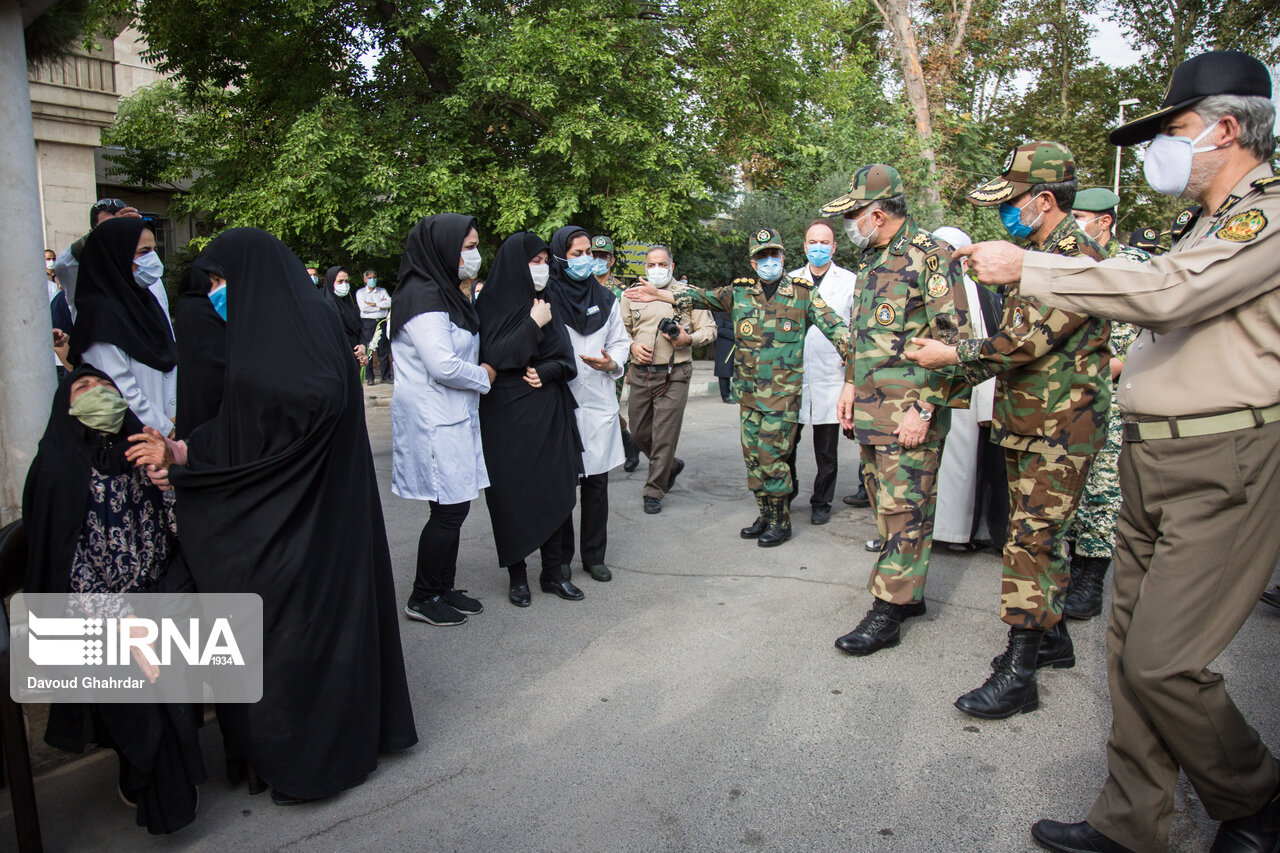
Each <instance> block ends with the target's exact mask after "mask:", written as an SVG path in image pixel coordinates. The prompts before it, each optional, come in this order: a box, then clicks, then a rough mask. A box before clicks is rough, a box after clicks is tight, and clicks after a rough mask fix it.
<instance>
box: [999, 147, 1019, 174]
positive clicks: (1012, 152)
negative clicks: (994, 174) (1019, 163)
mask: <svg viewBox="0 0 1280 853" xmlns="http://www.w3.org/2000/svg"><path fill="white" fill-rule="evenodd" d="M1017 156H1018V149H1017V148H1010V149H1009V156H1008V157H1006V158H1004V166H1003V167H1001V169H1000V174H1002V175H1003V174H1004V173H1005V172H1007V171H1009V170H1010V169H1012V168H1013V158H1014V157H1017Z"/></svg>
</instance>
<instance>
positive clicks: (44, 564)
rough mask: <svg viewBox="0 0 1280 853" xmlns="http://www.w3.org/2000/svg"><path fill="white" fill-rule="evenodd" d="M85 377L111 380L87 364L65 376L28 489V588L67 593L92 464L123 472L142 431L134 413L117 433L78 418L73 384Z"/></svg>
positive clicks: (109, 472)
mask: <svg viewBox="0 0 1280 853" xmlns="http://www.w3.org/2000/svg"><path fill="white" fill-rule="evenodd" d="M84 376H97V377H99V378H101V379H106V380H107V381H111V378H110V377H109V376H107V374H105V373H103V372H102V371H100V370H98V369H97V368H95V367H92V366H91V365H88V364H82V365H81V366H80V367H78V368H76V369H75V370H74V371H73V372H71V373H69V374H67V375H66V376H64V377H62V380H61V381H60V382H59V383H58V389H57V390H56V391H55V392H54V394H53V406H52V408H51V409H50V411H49V424H48V426H46V427H45V430H44V437H42V438H41V439H40V444H39V447H38V448H37V450H36V458H35V459H34V460H32V462H31V468H30V469H29V470H28V471H27V482H26V486H25V487H24V488H23V491H22V518H23V522H24V524H25V527H26V531H27V574H26V581H25V583H24V586H23V588H24V589H26V591H27V592H57V593H61V592H66V591H67V588H68V586H69V584H70V577H71V559H72V557H74V556H75V550H76V545H77V544H78V543H79V541H80V531H81V527H82V526H83V525H84V514H85V508H86V506H87V505H88V499H89V479H90V468H96V469H97V470H98V472H99V473H102V474H107V475H115V474H123V473H125V472H127V471H128V470H129V467H130V463H129V461H128V460H127V459H125V458H124V454H125V451H126V450H128V448H129V441H128V437H129V436H131V435H135V434H137V433H140V432H142V424H141V423H140V422H139V421H138V418H137V417H136V416H135V415H134V414H133V412H125V415H124V424H123V425H122V426H121V427H120V430H119V431H118V432H116V433H115V434H114V435H107V434H106V433H103V432H99V431H98V430H95V429H90V428H89V427H87V426H85V425H84V424H82V423H80V421H78V420H76V419H75V418H74V417H72V416H71V415H70V414H69V412H68V410H69V409H70V408H71V385H72V383H74V382H75V381H76V380H77V379H80V378H81V377H84Z"/></svg>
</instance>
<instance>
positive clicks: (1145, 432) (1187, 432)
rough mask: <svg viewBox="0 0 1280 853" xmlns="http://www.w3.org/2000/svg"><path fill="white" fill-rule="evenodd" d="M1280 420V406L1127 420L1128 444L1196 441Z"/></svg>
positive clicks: (1125, 435) (1126, 436)
mask: <svg viewBox="0 0 1280 853" xmlns="http://www.w3.org/2000/svg"><path fill="white" fill-rule="evenodd" d="M1276 421H1280V403H1277V404H1276V405H1274V406H1268V407H1267V408H1265V409H1240V410H1239V411H1236V412H1227V413H1226V414H1222V415H1202V416H1198V417H1190V418H1164V419H1162V420H1157V421H1125V422H1124V440H1125V441H1152V440H1155V439H1161V438H1195V437H1197V436H1202V435H1218V434H1220V433H1224V432H1235V431H1236V430H1240V429H1254V428H1257V427H1260V426H1262V425H1264V424H1270V423H1275V422H1276Z"/></svg>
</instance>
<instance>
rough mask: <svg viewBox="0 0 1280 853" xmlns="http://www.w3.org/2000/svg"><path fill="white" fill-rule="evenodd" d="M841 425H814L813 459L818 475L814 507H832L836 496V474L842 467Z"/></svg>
mask: <svg viewBox="0 0 1280 853" xmlns="http://www.w3.org/2000/svg"><path fill="white" fill-rule="evenodd" d="M839 450H840V424H814V425H813V458H814V460H815V461H816V462H817V463H818V474H817V476H815V477H814V478H813V497H811V498H809V503H810V504H812V505H813V506H825V507H830V506H831V500H832V498H834V497H835V495H836V474H837V473H838V471H839V467H840V453H839Z"/></svg>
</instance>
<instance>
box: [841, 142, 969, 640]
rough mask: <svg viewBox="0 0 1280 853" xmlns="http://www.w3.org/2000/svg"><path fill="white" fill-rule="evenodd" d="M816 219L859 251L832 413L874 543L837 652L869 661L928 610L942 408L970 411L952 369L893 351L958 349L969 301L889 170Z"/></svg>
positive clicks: (860, 183)
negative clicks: (834, 225)
mask: <svg viewBox="0 0 1280 853" xmlns="http://www.w3.org/2000/svg"><path fill="white" fill-rule="evenodd" d="M822 212H823V213H824V214H828V215H832V214H843V215H844V228H845V231H846V233H847V234H848V235H849V239H850V241H851V242H852V243H853V245H854V249H855V250H857V252H858V254H857V261H858V263H857V276H858V281H857V288H856V291H855V293H854V302H853V313H852V316H851V318H850V320H849V328H850V333H851V335H852V337H853V350H854V353H853V357H852V358H849V359H847V360H846V369H845V385H844V389H843V391H842V392H841V395H840V401H839V404H838V406H837V413H838V415H839V418H840V422H841V425H842V426H843V427H844V428H845V430H846V431H847V434H849V435H850V436H851V437H852V438H854V439H855V440H857V442H858V444H859V445H860V447H861V451H862V476H863V481H864V485H865V486H866V490H867V496H868V497H869V498H870V500H871V508H872V510H873V511H874V512H875V516H876V528H877V530H878V532H879V534H880V542H881V544H880V556H879V558H878V559H877V560H876V565H875V568H874V569H873V570H872V572H871V580H870V582H869V583H868V589H869V590H870V592H871V595H872V598H873V604H872V608H871V609H870V610H869V611H867V614H866V616H865V617H863V619H862V621H861V622H859V623H858V626H857V627H856V628H854V629H853V630H852V631H850V632H849V633H848V634H845V635H844V636H843V637H840V638H839V639H837V640H836V648H838V649H840V650H841V651H843V652H847V653H848V654H851V655H869V654H873V653H874V652H877V651H879V650H880V649H883V648H887V647H889V646H894V645H897V644H898V641H899V635H900V631H899V626H900V625H901V623H902V620H903V619H905V618H907V617H909V616H919V615H921V614H923V613H924V612H925V603H924V586H925V579H926V576H927V575H928V572H929V555H930V552H931V551H932V550H933V516H934V509H935V502H936V499H937V494H938V461H939V457H940V456H941V453H942V441H943V439H944V438H946V435H947V428H948V427H949V426H950V417H949V415H950V412H949V410H948V408H947V407H948V406H952V405H968V397H969V387H968V385H967V384H966V383H965V381H964V378H963V377H962V376H960V375H959V371H958V369H957V368H955V367H953V366H947V367H942V368H939V369H937V370H928V369H925V368H923V367H920V366H918V365H916V364H913V363H911V362H910V361H908V360H907V359H905V358H904V357H903V355H902V351H903V349H904V347H905V346H906V344H907V343H908V342H909V341H910V340H911V339H912V338H926V337H927V338H937V339H939V340H941V341H945V342H946V343H948V344H956V343H958V342H959V341H960V339H961V338H962V337H968V335H969V322H968V304H967V301H966V299H965V293H964V286H963V282H962V280H961V277H960V267H959V264H955V265H953V264H952V263H951V247H950V246H948V245H946V244H945V243H939V242H938V241H936V240H935V239H934V238H933V237H931V236H930V235H929V232H928V231H925V230H924V229H922V228H920V227H919V226H918V225H916V222H915V220H914V219H913V218H912V217H911V216H910V214H909V213H908V212H907V197H906V190H905V189H904V187H903V185H902V178H901V177H900V176H899V175H898V172H897V170H896V169H894V168H893V167H892V166H885V165H880V164H876V165H871V166H863V167H862V168H860V169H858V170H857V171H856V172H854V173H853V180H852V181H851V182H850V186H849V192H848V193H846V194H845V195H843V196H841V197H840V198H838V199H836V200H834V201H832V202H830V203H828V204H827V205H825V206H824V207H823V208H822Z"/></svg>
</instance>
